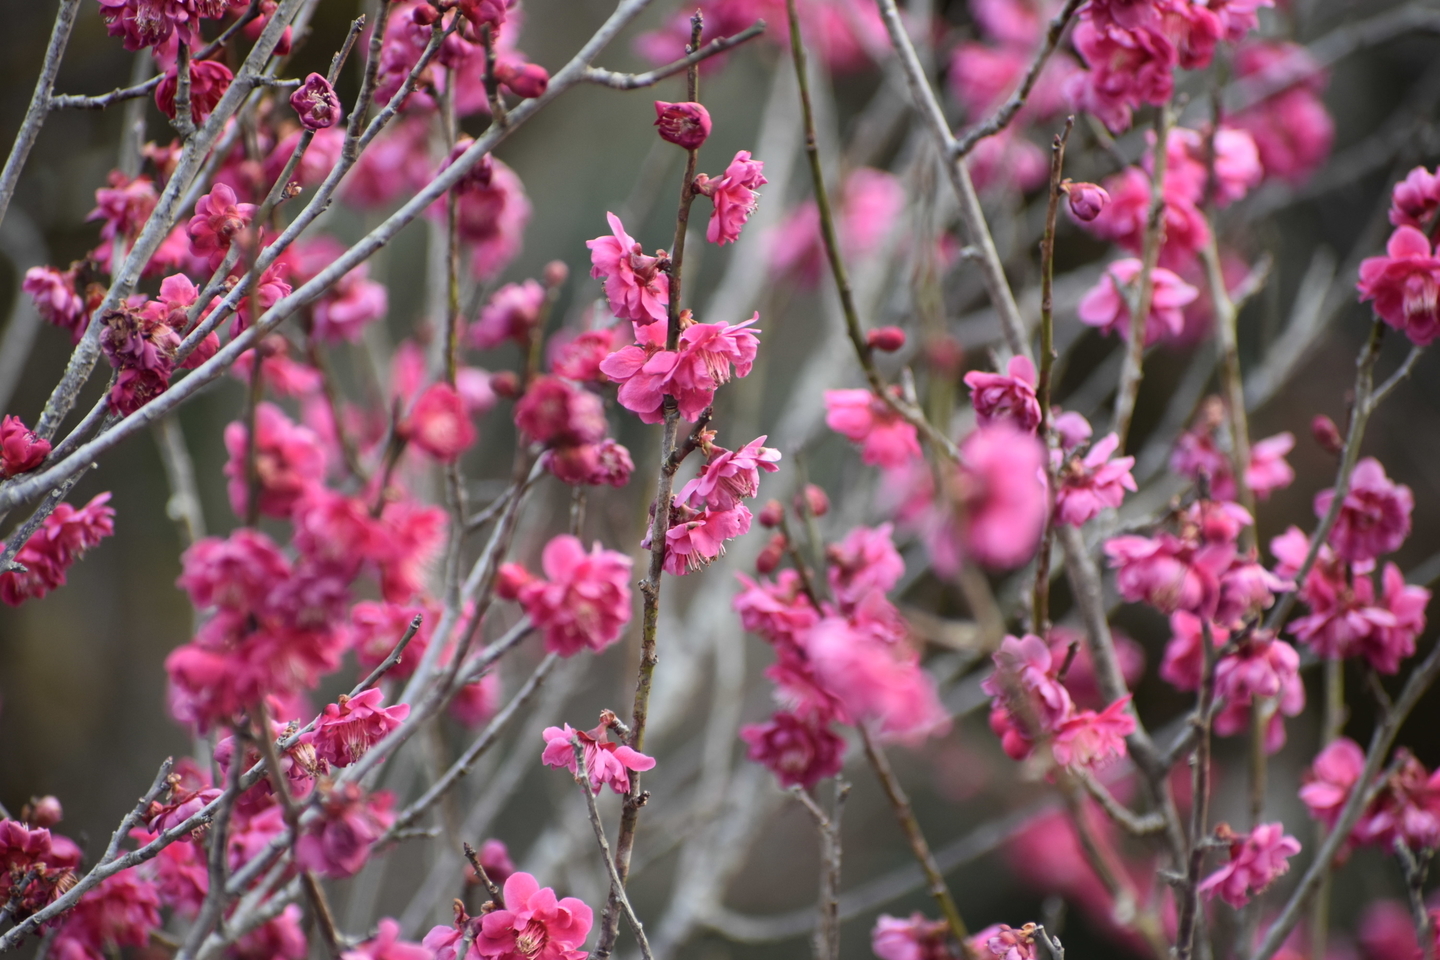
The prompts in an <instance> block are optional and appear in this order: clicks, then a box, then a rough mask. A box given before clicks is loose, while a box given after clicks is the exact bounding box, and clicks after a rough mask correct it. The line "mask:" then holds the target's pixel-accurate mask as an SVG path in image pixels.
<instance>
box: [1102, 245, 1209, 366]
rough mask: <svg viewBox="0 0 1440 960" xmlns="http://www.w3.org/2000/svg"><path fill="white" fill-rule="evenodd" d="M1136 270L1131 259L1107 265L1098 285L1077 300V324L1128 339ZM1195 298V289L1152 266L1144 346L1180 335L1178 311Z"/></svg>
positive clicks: (1136, 263) (1136, 264) (1137, 265)
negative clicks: (1130, 303)
mask: <svg viewBox="0 0 1440 960" xmlns="http://www.w3.org/2000/svg"><path fill="white" fill-rule="evenodd" d="M1140 271H1141V263H1140V261H1139V260H1136V259H1134V258H1133V257H1131V258H1127V259H1124V260H1117V261H1115V262H1114V263H1112V264H1110V266H1109V268H1107V269H1106V271H1105V275H1104V276H1103V277H1101V278H1100V282H1099V283H1098V284H1096V285H1095V286H1094V287H1091V288H1090V290H1089V291H1088V292H1087V293H1086V294H1085V296H1084V297H1082V298H1081V299H1080V305H1079V307H1078V308H1077V309H1076V313H1077V314H1078V315H1079V317H1080V320H1081V322H1083V323H1087V324H1089V325H1090V326H1092V327H1098V328H1099V329H1100V330H1102V331H1103V332H1105V333H1107V334H1111V335H1119V336H1128V335H1129V334H1128V331H1129V328H1130V305H1129V298H1130V297H1131V295H1132V293H1131V291H1132V290H1133V289H1135V287H1136V286H1137V284H1138V280H1139V277H1140ZM1199 295H1200V291H1199V290H1197V289H1195V288H1194V287H1192V286H1190V284H1188V283H1186V282H1185V281H1184V280H1181V279H1180V278H1179V277H1178V276H1176V275H1175V274H1174V273H1172V272H1171V271H1169V270H1166V269H1165V268H1164V267H1156V268H1155V272H1154V274H1153V275H1152V277H1151V295H1150V314H1149V316H1147V317H1146V318H1145V343H1146V345H1147V346H1148V345H1151V344H1154V343H1156V342H1158V341H1160V340H1164V339H1173V338H1176V337H1178V336H1180V334H1181V333H1182V332H1183V330H1184V328H1185V318H1184V315H1183V314H1182V313H1181V308H1182V307H1184V306H1185V305H1186V304H1188V303H1190V302H1191V301H1193V300H1194V299H1195V298H1196V297H1198V296H1199Z"/></svg>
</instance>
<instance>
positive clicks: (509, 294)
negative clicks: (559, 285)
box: [470, 280, 582, 380]
mask: <svg viewBox="0 0 1440 960" xmlns="http://www.w3.org/2000/svg"><path fill="white" fill-rule="evenodd" d="M544 304H545V288H544V287H542V286H541V285H540V284H539V283H537V282H536V281H534V280H526V281H525V282H524V283H507V284H505V286H503V287H501V288H500V289H499V290H497V291H495V295H494V296H492V297H491V298H490V302H489V303H487V304H486V305H485V309H484V310H482V311H480V319H479V320H478V321H477V322H476V323H475V325H474V326H472V327H471V328H470V343H471V345H473V346H474V347H476V348H477V349H479V350H489V349H490V348H491V347H498V346H499V345H500V344H502V343H504V342H505V341H506V340H514V341H515V342H516V343H519V344H527V343H529V342H530V336H531V331H532V330H533V328H534V327H535V324H536V323H538V322H539V320H540V308H541V307H542V306H544ZM556 372H557V373H558V372H559V371H556ZM571 379H576V380H578V379H582V378H579V377H572V378H571Z"/></svg>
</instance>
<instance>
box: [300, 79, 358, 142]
mask: <svg viewBox="0 0 1440 960" xmlns="http://www.w3.org/2000/svg"><path fill="white" fill-rule="evenodd" d="M290 106H291V107H292V108H293V109H294V110H295V112H296V113H297V114H299V115H300V124H301V126H303V127H304V128H305V129H306V130H324V129H325V128H326V127H333V126H335V124H337V123H339V122H340V119H341V118H342V117H343V116H344V115H345V111H344V109H343V108H342V107H341V106H340V98H339V97H337V96H336V95H335V88H334V87H332V86H330V81H329V80H326V79H325V78H324V77H322V76H321V75H320V74H318V73H312V74H310V76H308V77H306V78H305V82H304V83H302V84H301V85H300V86H299V87H297V88H296V90H295V92H294V93H292V94H290Z"/></svg>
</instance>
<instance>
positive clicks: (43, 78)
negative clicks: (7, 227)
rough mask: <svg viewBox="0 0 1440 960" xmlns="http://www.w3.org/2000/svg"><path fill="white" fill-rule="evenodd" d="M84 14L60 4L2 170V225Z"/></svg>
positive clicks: (71, 0)
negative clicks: (77, 19) (78, 20)
mask: <svg viewBox="0 0 1440 960" xmlns="http://www.w3.org/2000/svg"><path fill="white" fill-rule="evenodd" d="M79 12H80V0H60V10H59V12H58V13H56V14H55V26H54V27H53V28H51V31H50V43H49V45H48V46H47V47H46V48H45V60H44V62H43V63H42V64H41V66H40V77H39V79H37V80H36V81H35V92H34V93H33V94H32V95H31V97H30V106H29V107H28V108H26V110H25V119H24V120H21V121H20V129H19V130H18V131H17V132H16V133H15V143H14V144H13V145H12V146H11V147H10V155H9V156H8V157H7V158H6V159H5V167H4V169H0V221H3V220H4V219H5V211H7V210H9V209H10V200H11V199H12V198H13V197H14V196H15V185H16V184H18V183H19V182H20V172H21V171H22V170H24V169H25V161H26V160H28V159H30V148H31V147H33V146H35V140H36V139H37V138H38V137H39V136H40V128H41V127H42V126H44V125H45V115H46V114H47V113H49V111H50V94H51V91H53V90H54V89H55V75H56V74H57V73H59V72H60V61H61V60H62V59H63V58H64V56H65V46H66V44H68V43H69V42H70V31H71V29H72V28H74V26H75V16H76V14H78V13H79Z"/></svg>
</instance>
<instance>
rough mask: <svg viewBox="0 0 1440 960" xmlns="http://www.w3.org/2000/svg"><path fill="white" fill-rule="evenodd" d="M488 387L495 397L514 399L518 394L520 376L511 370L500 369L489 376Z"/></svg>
mask: <svg viewBox="0 0 1440 960" xmlns="http://www.w3.org/2000/svg"><path fill="white" fill-rule="evenodd" d="M490 389H491V390H494V391H495V396H497V397H504V398H505V399H506V400H514V399H515V398H516V397H518V396H520V378H519V377H517V376H516V375H515V373H514V371H512V370H501V371H500V372H499V373H497V374H494V375H492V376H491V377H490Z"/></svg>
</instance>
